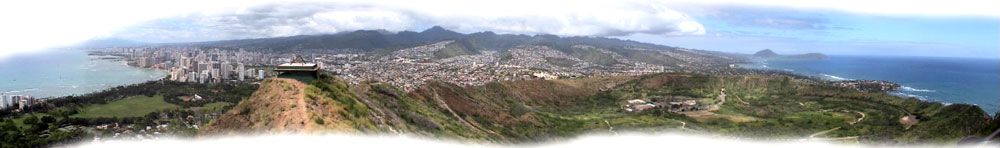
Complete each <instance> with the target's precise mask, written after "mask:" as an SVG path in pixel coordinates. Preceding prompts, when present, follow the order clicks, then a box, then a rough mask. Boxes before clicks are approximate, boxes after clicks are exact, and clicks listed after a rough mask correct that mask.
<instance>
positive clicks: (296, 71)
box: [274, 58, 320, 79]
mask: <svg viewBox="0 0 1000 148" xmlns="http://www.w3.org/2000/svg"><path fill="white" fill-rule="evenodd" d="M319 69H320V66H319V64H316V63H306V62H305V61H303V60H302V58H297V59H295V60H292V62H291V63H285V64H281V65H278V66H277V67H275V68H274V71H275V72H278V73H279V74H278V77H284V78H294V79H299V78H317V77H319Z"/></svg>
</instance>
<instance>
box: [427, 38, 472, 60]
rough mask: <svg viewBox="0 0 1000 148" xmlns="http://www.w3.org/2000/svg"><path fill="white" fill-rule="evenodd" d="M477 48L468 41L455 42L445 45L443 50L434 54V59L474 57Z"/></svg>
mask: <svg viewBox="0 0 1000 148" xmlns="http://www.w3.org/2000/svg"><path fill="white" fill-rule="evenodd" d="M479 49H481V47H479V46H478V45H475V44H474V43H472V42H471V41H468V40H456V41H455V42H453V43H451V44H448V45H445V47H444V49H441V50H438V51H437V52H434V59H445V58H450V57H455V56H460V55H474V54H479Z"/></svg>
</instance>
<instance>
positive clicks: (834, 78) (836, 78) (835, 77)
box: [820, 73, 850, 81]
mask: <svg viewBox="0 0 1000 148" xmlns="http://www.w3.org/2000/svg"><path fill="white" fill-rule="evenodd" d="M820 75H823V76H825V77H828V78H830V79H833V80H838V81H839V80H850V79H848V78H843V77H838V76H834V75H829V74H825V73H820Z"/></svg>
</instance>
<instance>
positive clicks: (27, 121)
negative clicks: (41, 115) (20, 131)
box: [21, 115, 38, 125]
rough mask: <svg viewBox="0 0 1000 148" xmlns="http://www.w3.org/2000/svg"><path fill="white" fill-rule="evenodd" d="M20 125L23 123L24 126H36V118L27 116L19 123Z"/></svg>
mask: <svg viewBox="0 0 1000 148" xmlns="http://www.w3.org/2000/svg"><path fill="white" fill-rule="evenodd" d="M21 123H24V125H35V124H38V117H35V116H33V115H28V117H27V118H24V121H21Z"/></svg>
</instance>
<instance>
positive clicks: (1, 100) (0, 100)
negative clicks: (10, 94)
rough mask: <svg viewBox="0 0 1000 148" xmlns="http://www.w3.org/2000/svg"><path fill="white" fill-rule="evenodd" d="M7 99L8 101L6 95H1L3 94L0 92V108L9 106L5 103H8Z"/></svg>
mask: <svg viewBox="0 0 1000 148" xmlns="http://www.w3.org/2000/svg"><path fill="white" fill-rule="evenodd" d="M7 101H8V100H7V96H6V95H3V94H0V109H5V108H7V106H10V105H7V104H8V103H7Z"/></svg>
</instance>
